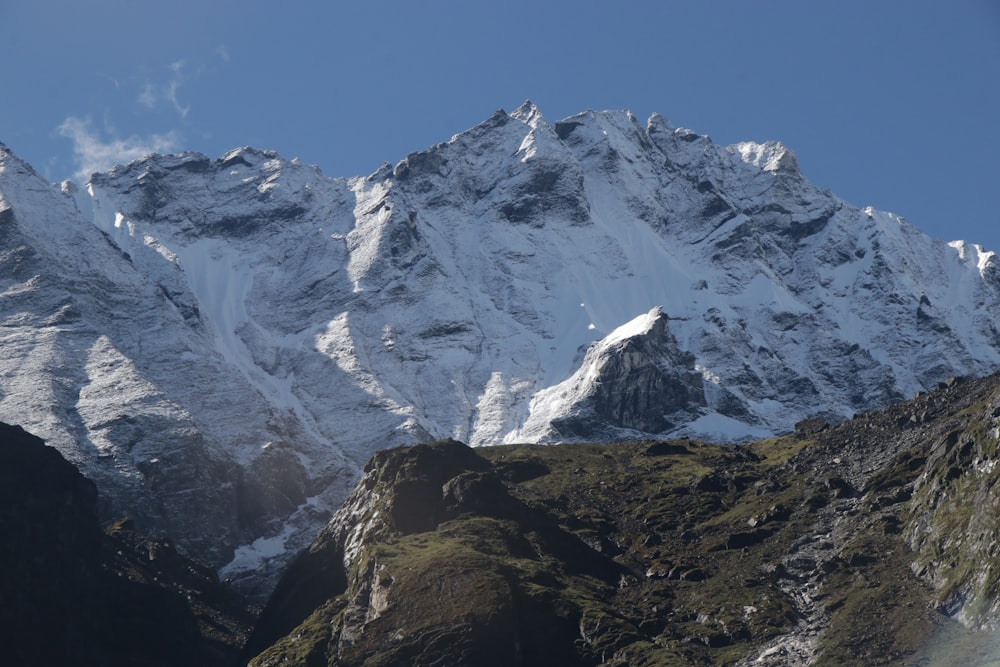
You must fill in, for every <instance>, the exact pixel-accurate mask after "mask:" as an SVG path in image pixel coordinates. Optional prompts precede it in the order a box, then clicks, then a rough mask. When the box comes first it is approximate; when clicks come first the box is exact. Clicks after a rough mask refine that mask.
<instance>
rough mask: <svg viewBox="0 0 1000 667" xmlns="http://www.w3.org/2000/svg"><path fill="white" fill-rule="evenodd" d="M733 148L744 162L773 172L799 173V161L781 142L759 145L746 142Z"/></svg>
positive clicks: (767, 142)
mask: <svg viewBox="0 0 1000 667" xmlns="http://www.w3.org/2000/svg"><path fill="white" fill-rule="evenodd" d="M733 148H734V149H735V150H736V152H737V153H739V156H740V157H741V158H742V159H743V161H744V162H746V163H748V164H752V165H754V166H755V167H760V168H761V169H763V170H764V171H771V172H779V171H780V172H792V173H794V172H797V171H799V160H798V158H797V157H795V153H793V152H792V151H791V150H790V149H789V148H788V147H787V146H785V145H784V144H783V143H781V142H780V141H766V142H764V143H763V144H758V143H755V142H753V141H744V142H741V143H738V144H735V145H734V146H733Z"/></svg>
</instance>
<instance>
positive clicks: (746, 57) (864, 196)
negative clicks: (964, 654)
mask: <svg viewBox="0 0 1000 667" xmlns="http://www.w3.org/2000/svg"><path fill="white" fill-rule="evenodd" d="M0 25H2V26H3V28H4V30H3V32H4V36H3V40H2V44H3V53H4V55H3V58H2V65H0V141H2V142H4V143H6V144H7V145H8V146H9V147H10V148H11V149H12V150H14V152H16V153H17V154H19V155H20V156H21V157H23V158H24V159H26V160H27V161H29V162H30V163H31V164H33V165H34V166H35V168H36V169H37V170H38V171H39V172H41V173H42V174H43V175H45V176H46V177H47V178H49V179H50V180H53V181H55V180H61V179H63V178H69V177H76V178H78V177H79V175H80V174H82V173H83V171H85V170H86V169H90V168H96V167H107V166H108V165H110V164H111V163H113V162H115V161H121V160H128V159H131V158H134V157H136V156H138V155H140V154H142V153H143V152H144V151H147V150H159V151H177V150H197V151H200V152H203V153H207V154H208V155H210V156H213V157H215V156H218V155H221V154H222V153H224V152H225V151H227V150H229V149H231V148H234V147H237V146H243V145H253V146H257V147H259V148H270V149H273V150H277V151H278V152H279V153H281V154H282V155H284V156H285V157H287V158H292V157H299V158H300V159H302V160H303V161H304V162H307V163H312V164H317V165H319V166H320V168H321V169H322V170H323V171H324V172H325V173H326V174H328V175H331V176H355V175H365V174H368V173H370V172H372V171H374V170H375V169H376V168H378V166H379V165H380V164H382V163H383V162H386V161H389V162H396V161H398V160H400V159H401V158H403V157H405V156H406V154H407V153H410V152H412V151H417V150H422V149H424V148H426V147H428V146H429V145H431V144H434V143H437V142H440V141H446V140H448V138H450V137H451V136H452V135H453V134H455V133H456V132H459V131H461V130H463V129H466V128H468V127H471V126H472V125H475V124H477V123H478V122H480V121H481V120H484V119H485V118H487V117H488V116H489V115H490V114H491V113H492V112H493V111H495V110H496V109H498V108H505V109H507V110H511V109H513V108H516V107H517V106H518V105H519V104H521V102H523V101H524V100H525V99H529V98H530V99H531V100H533V101H534V102H535V103H536V104H537V105H538V106H539V107H540V108H541V110H542V112H543V113H544V114H545V115H546V116H547V117H548V118H549V119H550V120H558V119H560V118H563V117H565V116H568V115H571V114H573V113H576V112H579V111H583V110H585V109H588V108H590V109H620V108H628V109H632V111H634V112H635V113H636V115H638V116H639V117H640V118H645V117H647V116H648V115H649V114H650V113H652V112H654V111H657V112H660V113H662V114H663V115H664V116H665V117H666V118H668V119H670V120H671V121H672V122H673V123H674V124H675V125H679V126H683V127H689V128H692V129H694V130H696V131H698V132H701V133H707V134H709V135H711V136H712V138H713V139H714V140H715V141H717V142H718V143H722V144H729V143H734V142H737V141H743V140H755V141H764V140H768V139H780V140H781V141H783V142H784V143H785V144H787V145H788V146H790V147H791V148H792V149H793V150H794V151H795V152H796V153H797V155H798V157H799V162H800V165H801V167H802V170H803V171H804V172H805V174H806V175H807V176H808V177H809V178H810V179H811V180H812V181H813V182H815V183H816V184H818V185H821V186H824V187H828V188H830V189H831V190H832V191H834V192H835V193H837V194H838V195H840V196H841V197H843V198H845V199H846V200H848V201H849V202H851V203H853V204H856V205H859V206H867V205H873V206H875V207H876V208H880V209H884V210H890V211H894V212H896V213H899V214H901V215H904V216H905V217H906V218H907V219H908V220H909V221H910V222H912V223H913V224H915V225H916V226H918V227H920V228H921V229H923V230H924V231H926V232H927V233H929V234H930V235H931V236H934V237H935V238H941V239H945V240H951V239H956V238H963V239H966V240H969V241H972V242H976V243H981V244H982V245H984V246H986V247H987V248H989V249H993V250H998V251H1000V213H998V212H997V208H996V206H995V205H994V199H995V198H996V196H997V195H998V194H1000V167H998V159H1000V127H998V122H1000V2H996V0H954V1H952V2H949V3H944V2H940V1H935V2H931V1H928V0H865V1H859V0H839V1H838V2H823V3H820V2H806V1H803V0H794V1H793V0H774V1H766V0H759V1H752V0H740V1H737V0H714V1H713V0H701V1H697V2H695V1H691V2H680V1H670V0H650V1H635V2H628V1H624V0H622V1H618V2H593V1H588V0H575V1H573V2H562V1H559V2H556V1H554V0H552V1H549V2H544V1H543V0H535V2H521V1H519V0H514V1H508V2H497V1H491V2H479V1H473V0H467V1H466V2H444V1H441V0H426V1H423V2H418V1H409V2H402V1H396V0H385V1H383V2H380V3H357V2H355V3H351V4H350V5H348V4H346V3H340V2H333V1H323V2H319V1H317V2H301V1H299V2H296V1H295V0H288V1H287V2H284V3H274V2H270V3H264V2H250V1H247V0H243V1H239V2H237V1H236V0H196V1H189V0H175V1H173V2H147V1H144V0H127V1H126V0H103V1H100V2H80V1H79V0H75V1H69V0H31V1H28V0H0Z"/></svg>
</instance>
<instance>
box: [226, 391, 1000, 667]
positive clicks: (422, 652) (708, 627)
mask: <svg viewBox="0 0 1000 667" xmlns="http://www.w3.org/2000/svg"><path fill="white" fill-rule="evenodd" d="M998 406H1000V378H997V377H991V378H988V379H985V380H976V381H969V382H965V383H954V384H951V385H950V386H945V387H942V389H940V390H939V391H935V392H933V393H931V394H927V395H924V396H921V397H918V398H917V399H915V400H913V401H908V402H904V403H901V404H898V405H895V406H892V407H890V408H887V409H884V410H880V411H877V412H874V413H870V414H865V415H860V416H858V417H856V418H854V419H852V420H850V421H848V422H846V423H844V424H842V425H840V426H835V427H833V426H830V425H829V424H827V423H824V422H822V421H819V420H809V421H804V422H802V423H801V424H800V425H799V427H798V430H797V432H796V433H794V434H792V435H788V436H784V437H782V438H776V439H770V440H765V441H759V442H754V443H750V444H746V445H742V446H735V447H734V446H719V445H711V444H707V443H703V442H699V441H696V440H690V439H685V440H675V441H650V440H647V441H639V442H631V443H618V444H614V445H572V446H569V445H563V446H550V447H538V446H530V445H518V446H504V447H496V448H493V447H489V448H482V449H478V450H472V449H468V448H466V447H464V446H462V445H461V444H459V443H456V442H453V441H449V442H441V443H435V444H431V445H421V446H419V447H416V448H410V449H397V450H390V451H386V452H381V453H380V454H378V455H377V456H376V457H375V458H374V459H373V460H372V461H371V463H370V465H369V466H368V468H367V471H366V473H365V476H364V478H363V479H362V482H361V483H360V484H359V486H358V487H357V489H356V490H355V491H354V493H353V494H352V496H351V498H350V500H349V501H348V503H347V504H346V505H345V506H344V507H343V508H342V509H341V510H340V511H339V512H338V513H337V515H336V516H335V517H334V518H333V520H332V521H331V522H330V524H329V525H328V526H327V528H326V529H325V530H324V531H323V532H322V534H321V535H320V536H319V538H317V540H316V541H315V542H314V544H313V546H312V547H311V548H310V549H309V550H308V551H307V552H306V553H304V554H303V555H302V556H301V557H300V559H299V560H298V561H297V563H296V564H295V566H293V567H292V568H291V570H290V571H289V572H288V574H287V575H286V577H285V578H284V579H283V580H282V582H281V584H280V585H279V587H278V589H277V590H276V592H275V595H274V597H273V598H272V600H271V602H270V603H269V604H268V607H267V609H266V611H265V612H264V615H263V616H262V623H261V625H259V626H258V628H257V631H256V633H255V635H254V639H253V640H252V641H251V643H250V644H249V645H248V646H247V650H246V654H245V657H247V658H248V659H251V658H252V660H251V664H253V665H258V666H263V665H277V664H286V663H287V662H289V661H291V662H293V663H295V664H310V665H327V664H329V665H334V664H337V665H352V664H363V663H364V664H375V663H377V664H401V663H407V664H453V665H484V664H485V665H492V664H496V665H516V664H521V665H543V664H545V665H549V664H566V665H575V664H579V665H588V664H596V663H602V664H620V665H636V664H678V665H680V664H737V665H776V666H777V665H782V666H787V665H844V664H865V665H878V664H902V665H914V666H915V665H944V664H956V663H961V664H969V665H986V664H993V662H994V661H995V660H997V659H998V658H1000V653H998V651H997V648H996V646H997V644H996V637H997V635H996V631H995V628H996V623H997V620H996V619H997V616H998V613H997V608H996V605H995V600H996V599H997V595H998V591H997V590H996V581H997V577H996V576H995V571H996V554H995V553H993V552H994V551H995V548H994V547H995V544H996V540H997V537H998V533H997V530H996V521H995V520H994V519H993V518H992V516H993V514H994V513H993V512H991V511H990V509H989V508H991V507H992V506H993V505H994V499H993V494H992V492H991V489H993V488H994V487H995V484H993V481H994V480H993V475H994V468H995V466H994V465H993V464H994V463H995V461H996V459H997V454H996V452H997V446H998V443H1000V438H998V433H1000V431H998V429H997V423H998V418H997V417H996V415H997V413H998V412H1000V407H998ZM253 656H256V657H253Z"/></svg>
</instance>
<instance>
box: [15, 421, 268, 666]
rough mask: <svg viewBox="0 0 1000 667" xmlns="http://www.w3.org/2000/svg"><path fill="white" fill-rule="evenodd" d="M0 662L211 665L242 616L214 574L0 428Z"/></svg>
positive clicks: (223, 658) (226, 654)
mask: <svg viewBox="0 0 1000 667" xmlns="http://www.w3.org/2000/svg"><path fill="white" fill-rule="evenodd" d="M0 535H2V536H3V539H2V540H0V600H2V601H3V603H2V604H0V628H3V634H4V636H5V637H6V640H5V641H4V643H3V649H2V650H3V654H2V658H0V663H3V664H9V665H94V666H95V667H96V666H98V665H100V666H101V667H105V666H109V665H110V666H117V665H122V666H125V665H149V666H163V667H167V666H177V667H180V666H181V665H184V666H188V665H205V666H206V667H207V666H210V665H220V664H227V663H228V662H229V661H231V660H232V659H233V657H235V652H236V651H237V650H238V648H239V647H240V646H241V645H242V643H243V641H244V640H245V636H246V633H247V630H248V627H249V626H250V624H252V622H253V615H252V613H251V611H250V610H249V609H248V608H247V606H246V605H245V604H244V603H243V602H242V600H241V599H240V598H239V597H238V596H236V595H234V594H232V593H230V592H228V591H227V590H226V589H225V587H224V586H223V585H221V584H220V583H219V582H218V580H217V579H216V578H215V574H214V573H213V572H212V571H211V570H209V569H207V568H204V567H202V566H199V565H198V564H196V563H194V562H193V561H191V560H189V559H188V558H186V557H185V556H183V555H182V554H180V553H179V552H178V551H176V550H175V549H174V547H173V546H172V545H171V544H170V542H168V541H165V540H150V539H147V538H144V537H142V536H141V535H138V534H136V533H135V532H134V531H133V530H132V529H131V527H130V525H129V522H128V521H120V522H118V523H116V524H114V525H113V526H110V527H109V528H108V529H107V530H106V531H105V530H102V529H101V526H100V525H99V523H98V514H97V490H96V488H95V487H94V485H93V483H91V482H90V481H89V480H87V479H85V478H84V477H83V476H82V475H81V474H80V473H79V472H77V470H76V469H75V468H74V467H73V466H72V465H71V464H70V463H68V462H67V461H66V460H65V459H63V457H62V456H61V455H60V454H59V452H57V451H56V450H55V449H52V448H50V447H47V446H45V444H44V443H43V442H42V441H41V440H40V439H39V438H37V437H35V436H33V435H30V434H28V433H27V432H25V431H24V430H23V429H21V428H20V427H17V426H9V425H7V424H0Z"/></svg>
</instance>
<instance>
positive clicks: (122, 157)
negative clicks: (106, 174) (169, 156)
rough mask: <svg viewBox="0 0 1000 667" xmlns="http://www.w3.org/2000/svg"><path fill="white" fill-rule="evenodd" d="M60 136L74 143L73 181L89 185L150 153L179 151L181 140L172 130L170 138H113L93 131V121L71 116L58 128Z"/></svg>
mask: <svg viewBox="0 0 1000 667" xmlns="http://www.w3.org/2000/svg"><path fill="white" fill-rule="evenodd" d="M57 129H58V131H59V134H60V135H62V136H64V137H66V138H67V139H69V140H70V141H72V142H73V158H74V160H75V161H76V166H77V170H76V172H75V173H74V174H73V177H74V178H75V179H77V180H79V181H85V180H87V179H89V178H90V176H91V174H93V173H95V172H98V171H106V170H108V169H110V168H111V167H113V166H115V165H116V164H124V163H126V162H131V161H132V160H136V159H138V158H141V157H143V156H144V155H148V154H149V153H169V152H171V151H173V150H175V149H176V148H177V145H178V143H179V137H178V136H177V133H176V132H174V131H173V130H171V131H170V132H168V133H166V134H153V135H151V136H149V137H138V136H135V135H133V136H130V137H128V138H125V139H121V138H117V137H114V136H112V137H109V138H108V139H107V140H105V139H104V138H103V137H102V136H101V133H100V132H99V131H97V130H95V129H94V128H93V127H91V123H90V119H89V118H84V119H81V118H77V117H76V116H69V117H67V118H66V120H64V121H63V122H62V123H61V124H60V125H59V127H58V128H57Z"/></svg>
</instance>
